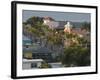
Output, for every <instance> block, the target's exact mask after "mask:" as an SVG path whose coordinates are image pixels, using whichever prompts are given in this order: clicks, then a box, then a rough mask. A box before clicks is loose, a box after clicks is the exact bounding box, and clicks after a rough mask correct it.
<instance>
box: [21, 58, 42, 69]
mask: <svg viewBox="0 0 100 80" xmlns="http://www.w3.org/2000/svg"><path fill="white" fill-rule="evenodd" d="M22 61H23V64H22V68H23V69H32V68H39V67H41V64H42V62H43V59H23V60H22Z"/></svg>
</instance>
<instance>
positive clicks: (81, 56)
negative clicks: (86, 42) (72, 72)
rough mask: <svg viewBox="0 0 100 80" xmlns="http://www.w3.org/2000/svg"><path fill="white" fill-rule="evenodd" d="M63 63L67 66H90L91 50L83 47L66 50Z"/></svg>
mask: <svg viewBox="0 0 100 80" xmlns="http://www.w3.org/2000/svg"><path fill="white" fill-rule="evenodd" d="M61 62H62V64H63V65H65V66H72V65H73V66H89V65H90V49H89V48H83V47H68V48H65V50H64V54H63V56H62V60H61Z"/></svg>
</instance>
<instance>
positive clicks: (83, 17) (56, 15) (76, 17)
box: [22, 10, 91, 22]
mask: <svg viewBox="0 0 100 80" xmlns="http://www.w3.org/2000/svg"><path fill="white" fill-rule="evenodd" d="M32 16H38V17H45V16H49V17H52V18H53V19H55V20H56V21H72V22H90V20H91V16H90V13H73V12H55V11H34V10H23V13H22V17H23V18H22V19H23V22H25V21H26V20H27V19H28V18H30V17H32Z"/></svg>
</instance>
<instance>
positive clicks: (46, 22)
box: [43, 17, 59, 29]
mask: <svg viewBox="0 0 100 80" xmlns="http://www.w3.org/2000/svg"><path fill="white" fill-rule="evenodd" d="M43 21H44V25H48V26H49V28H51V29H53V28H57V27H58V26H59V22H56V21H54V20H53V19H52V18H51V17H44V19H43Z"/></svg>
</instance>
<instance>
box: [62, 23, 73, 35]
mask: <svg viewBox="0 0 100 80" xmlns="http://www.w3.org/2000/svg"><path fill="white" fill-rule="evenodd" d="M64 27H65V29H64V32H66V33H67V32H68V33H71V29H72V25H71V23H70V22H67V24H66V25H65V26H64Z"/></svg>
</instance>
